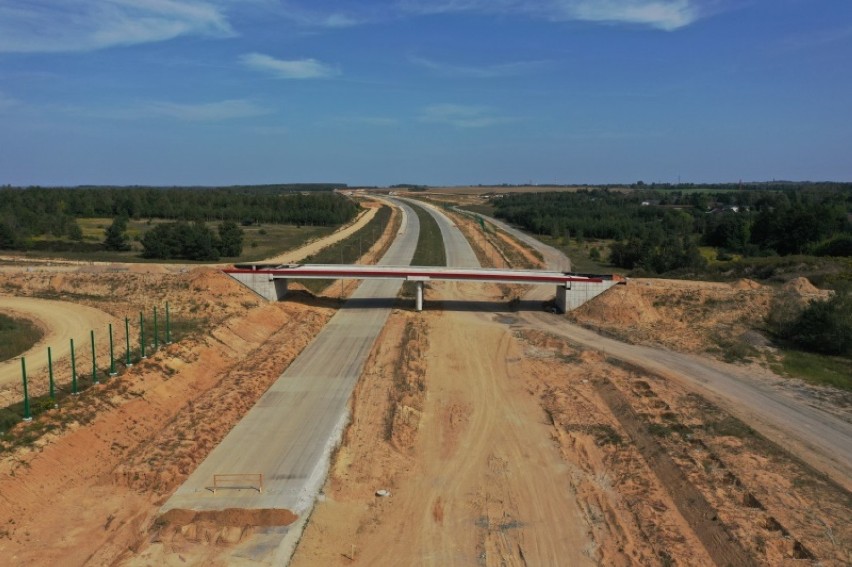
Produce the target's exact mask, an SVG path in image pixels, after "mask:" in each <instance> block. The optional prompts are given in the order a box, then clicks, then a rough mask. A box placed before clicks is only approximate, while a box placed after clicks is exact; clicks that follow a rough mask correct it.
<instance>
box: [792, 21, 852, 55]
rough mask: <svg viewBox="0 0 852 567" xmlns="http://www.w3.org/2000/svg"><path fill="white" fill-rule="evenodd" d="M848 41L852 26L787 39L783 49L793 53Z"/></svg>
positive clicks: (851, 35)
mask: <svg viewBox="0 0 852 567" xmlns="http://www.w3.org/2000/svg"><path fill="white" fill-rule="evenodd" d="M850 39H852V26H845V27H840V28H833V29H826V30H821V31H814V32H811V33H808V34H798V35H795V36H791V37H788V38H787V39H786V40H785V41H784V43H783V47H784V48H786V49H788V50H791V51H795V50H800V49H808V48H811V47H819V46H822V45H829V44H832V43H839V42H843V41H848V40H850Z"/></svg>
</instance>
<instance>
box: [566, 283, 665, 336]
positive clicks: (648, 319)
mask: <svg viewBox="0 0 852 567" xmlns="http://www.w3.org/2000/svg"><path fill="white" fill-rule="evenodd" d="M572 313H573V314H574V315H575V316H576V317H577V318H578V319H580V320H584V319H589V320H592V321H607V322H608V323H609V324H615V325H619V326H626V325H638V324H642V325H647V324H650V323H656V322H658V321H659V320H660V313H659V312H658V311H657V309H656V308H655V307H654V305H653V304H652V303H651V302H650V301H649V300H648V298H647V297H645V295H643V293H642V291H641V290H640V289H639V288H638V287H636V286H629V285H628V286H618V287H614V288H612V289H610V290H609V291H607V292H606V293H604V294H601V295H599V296H598V297H596V298H595V299H594V300H593V301H590V302H588V303H586V304H584V305H582V306H581V307H579V308H577V309H575V310H574V311H573V312H572Z"/></svg>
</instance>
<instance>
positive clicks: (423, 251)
mask: <svg viewBox="0 0 852 567" xmlns="http://www.w3.org/2000/svg"><path fill="white" fill-rule="evenodd" d="M411 208H412V209H414V212H415V213H417V218H418V219H419V220H420V236H419V237H418V239H417V249H416V250H415V251H414V258H412V260H411V265H412V266H446V265H447V254H446V251H445V250H444V239H443V238H442V237H441V229H440V228H438V222H437V221H436V220H435V219H434V218H432V215H430V214H429V213H427V212H426V210H425V209H424V208H423V207H418V206H417V205H412V206H411Z"/></svg>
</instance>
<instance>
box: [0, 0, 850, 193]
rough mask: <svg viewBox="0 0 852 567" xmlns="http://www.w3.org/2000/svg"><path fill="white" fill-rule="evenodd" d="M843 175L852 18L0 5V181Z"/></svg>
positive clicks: (750, 8)
mask: <svg viewBox="0 0 852 567" xmlns="http://www.w3.org/2000/svg"><path fill="white" fill-rule="evenodd" d="M679 177H680V179H682V180H683V181H684V182H687V181H690V182H716V181H736V180H739V179H743V180H771V179H793V180H808V179H810V180H846V181H848V180H852V2H850V1H849V0H433V1H426V0H385V1H377V0H364V1H359V2H353V1H350V2H344V1H330V0H316V1H313V2H308V1H305V0H296V1H290V0H283V1H282V0H0V184H6V183H9V184H12V185H28V184H41V185H62V184H70V185H76V184H88V183H93V184H122V185H124V184H156V185H172V184H205V185H219V184H232V183H275V182H309V181H315V182H319V181H335V182H344V183H349V184H351V185H358V184H370V185H388V184H393V183H424V184H432V185H441V184H450V185H458V184H469V183H471V184H478V183H482V184H488V183H526V182H533V183H541V184H543V183H621V182H635V181H638V180H644V181H645V182H652V181H657V182H677V180H678V178H679Z"/></svg>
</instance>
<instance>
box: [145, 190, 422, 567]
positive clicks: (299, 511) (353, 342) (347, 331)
mask: <svg viewBox="0 0 852 567" xmlns="http://www.w3.org/2000/svg"><path fill="white" fill-rule="evenodd" d="M396 204H397V205H398V206H400V207H401V208H402V210H403V221H402V226H401V229H400V231H399V234H398V235H397V238H396V239H395V240H394V243H393V244H392V245H391V247H390V249H389V250H388V251H387V253H386V254H385V256H384V257H383V258H382V260H381V261H380V262H379V264H382V265H408V264H409V263H410V262H411V258H412V257H413V255H414V251H415V248H416V247H417V239H418V235H419V233H420V224H419V221H418V218H417V215H416V214H415V213H414V211H413V210H412V209H411V208H410V207H409V206H408V205H405V204H402V203H398V202H397V203H396ZM400 286H401V283H400V282H399V281H395V280H370V281H365V282H363V283H362V284H361V285H360V286H359V287H358V289H357V290H356V291H355V292H354V293H353V294H352V296H351V297H350V299H349V300H348V301H347V302H346V303H345V304H344V305H343V306H342V308H341V309H340V310H339V311H338V313H337V314H335V316H334V317H333V318H332V319H331V320H330V321H329V322H328V324H327V325H326V326H325V327H324V328H323V330H322V331H321V332H320V334H319V335H317V337H316V338H315V339H314V341H313V342H311V344H310V345H308V347H306V348H305V350H304V351H303V352H302V354H301V355H300V356H299V357H298V358H297V359H296V360H295V361H294V362H293V363H292V364H291V365H290V366H289V367H288V368H287V370H286V371H285V372H284V373H283V374H282V375H281V377H280V378H279V379H278V380H277V381H276V382H275V383H274V384H273V385H272V386H271V387H270V388H269V390H268V391H267V392H266V393H265V394H264V395H263V397H261V398H260V400H259V401H258V402H257V404H256V405H255V406H254V407H253V408H252V409H251V411H250V412H249V413H248V414H246V416H245V417H244V418H243V419H242V420H241V421H240V422H239V423H238V424H237V425H236V426H235V427H234V429H233V430H231V432H230V433H229V434H228V435H227V436H226V437H225V439H223V440H222V442H221V443H220V444H219V445H218V446H217V447H216V448H215V449H214V450H213V451H212V452H211V453H210V455H209V456H208V457H207V458H206V459H205V460H204V461H203V462H202V463H201V465H199V467H198V468H197V469H196V470H195V472H194V473H193V474H192V475H191V476H190V477H189V478H188V479H187V480H186V482H184V483H183V485H182V486H181V487H180V488H179V489H178V490H177V491H176V492H175V493H174V495H173V496H172V497H171V498H170V499H169V500H168V501H167V502H166V503H165V505H164V506H163V507H162V509H161V512H163V513H165V512H167V511H168V510H172V509H185V510H198V511H208V510H225V509H228V508H242V509H286V510H290V511H291V512H293V513H294V514H295V515H296V516H299V517H300V520H301V521H302V522H303V521H304V520H305V519H306V516H307V514H308V513H309V511H310V509H311V507H312V506H313V502H314V500H315V498H316V496H317V493H318V492H319V489H320V487H321V486H322V483H323V481H324V480H325V476H326V472H327V468H328V460H329V456H330V453H331V451H332V450H333V448H334V446H335V444H336V443H337V442H338V440H339V437H340V433H341V432H342V430H343V428H344V426H345V424H346V421H347V418H348V402H349V398H350V396H351V393H352V389H353V387H354V385H355V383H356V381H357V380H358V378H359V377H360V375H361V371H362V369H363V366H364V363H365V361H366V359H367V356H368V354H369V353H370V350H371V349H372V347H373V343H374V342H375V340H376V337H377V336H378V335H379V333H380V332H381V330H382V328H383V327H384V324H385V321H386V319H387V317H388V315H389V313H390V310H391V306H392V304H393V299H389V300H384V301H381V302H369V301H365V300H369V299H371V298H376V297H379V298H395V297H396V295H397V293H398V290H399V288H400ZM221 474H246V475H255V474H262V475H263V490H262V492H260V491H258V490H257V489H256V488H255V487H254V486H255V483H254V482H253V481H248V480H246V481H240V482H234V483H231V486H230V487H228V486H225V487H223V488H222V489H220V490H217V491H216V492H213V491H212V490H211V488H212V484H213V477H214V475H221ZM301 527H302V523H301V522H297V523H296V524H294V525H292V526H287V527H274V528H267V529H265V530H262V531H261V532H260V533H258V534H256V535H255V536H254V537H253V538H252V541H251V542H249V544H250V545H248V546H245V547H243V548H241V549H238V550H237V551H236V552H237V553H238V554H241V555H242V557H244V558H245V559H248V560H250V561H255V562H261V563H264V562H270V561H271V562H272V564H276V565H277V564H281V563H282V562H284V561H286V558H287V557H289V555H290V553H291V552H292V548H293V546H294V545H295V541H296V539H297V536H298V532H299V531H300V530H301Z"/></svg>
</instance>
